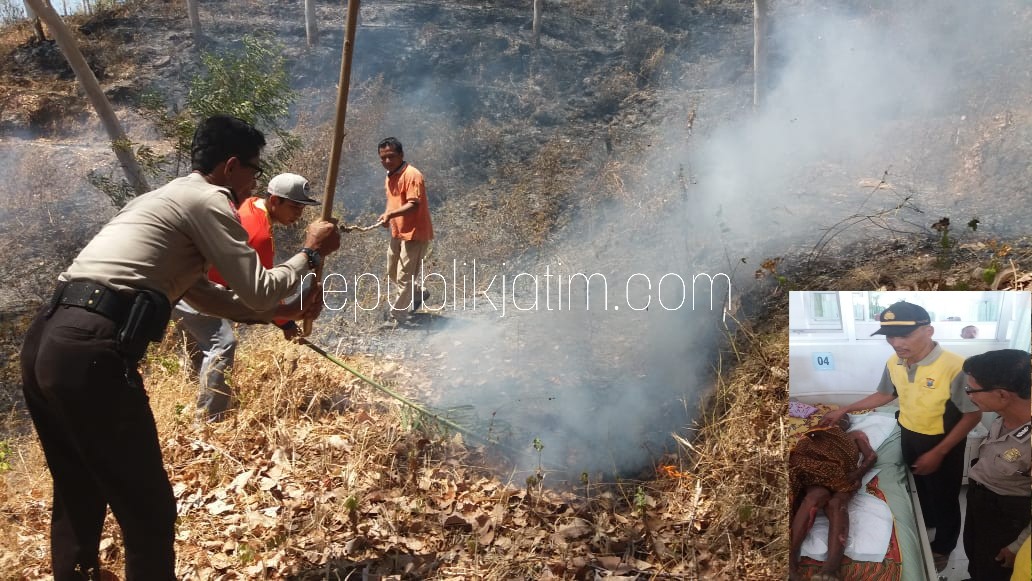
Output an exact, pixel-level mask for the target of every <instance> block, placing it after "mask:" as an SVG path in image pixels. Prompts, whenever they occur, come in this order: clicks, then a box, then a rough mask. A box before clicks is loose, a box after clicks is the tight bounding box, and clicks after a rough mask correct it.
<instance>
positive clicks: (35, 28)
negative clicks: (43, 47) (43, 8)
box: [25, 2, 47, 42]
mask: <svg viewBox="0 0 1032 581" xmlns="http://www.w3.org/2000/svg"><path fill="white" fill-rule="evenodd" d="M25 16H27V17H28V18H29V21H31V22H32V34H33V36H35V37H36V42H43V41H44V40H46V39H47V35H45V34H43V21H41V20H40V19H39V16H36V11H35V10H33V9H32V6H29V3H28V2H26V3H25Z"/></svg>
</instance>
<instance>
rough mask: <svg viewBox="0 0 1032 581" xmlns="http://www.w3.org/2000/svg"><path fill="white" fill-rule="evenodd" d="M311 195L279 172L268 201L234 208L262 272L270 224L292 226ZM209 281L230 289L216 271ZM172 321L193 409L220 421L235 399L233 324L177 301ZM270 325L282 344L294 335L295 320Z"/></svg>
mask: <svg viewBox="0 0 1032 581" xmlns="http://www.w3.org/2000/svg"><path fill="white" fill-rule="evenodd" d="M309 190H310V188H309V185H308V180H306V179H305V178H303V177H302V176H299V175H297V174H292V173H283V174H279V175H277V176H276V177H274V178H272V179H271V180H270V181H269V190H268V191H269V197H268V198H267V199H263V198H259V197H257V196H252V197H249V198H247V199H246V200H244V202H243V203H242V204H241V205H240V207H239V208H237V212H238V214H239V216H240V225H241V226H243V227H244V230H246V231H247V244H248V245H249V246H250V247H251V248H254V249H255V251H256V252H257V253H258V261H259V262H260V263H261V265H262V266H263V267H264V268H271V267H272V264H273V260H274V259H275V256H276V249H275V246H274V244H273V239H272V225H273V224H282V225H290V224H293V223H294V222H296V221H297V220H298V219H299V218H300V217H301V214H302V213H303V212H304V210H305V206H315V205H318V204H319V202H318V201H317V200H313V199H312V198H310V197H308V194H309ZM208 278H209V279H210V280H211V281H212V282H214V283H215V284H219V285H222V286H224V287H228V284H227V283H226V281H225V280H223V278H222V276H221V275H220V274H219V272H218V271H217V270H215V269H214V268H212V269H211V270H210V271H209V272H208ZM172 318H173V320H175V321H176V323H177V324H178V325H179V326H180V327H182V328H183V329H184V330H186V341H187V351H188V352H189V353H190V356H191V364H192V365H193V368H194V371H195V372H197V376H198V379H199V382H200V392H199V394H198V396H197V410H198V412H199V413H200V415H201V416H202V417H204V418H205V419H207V420H216V421H217V420H220V419H222V417H223V415H224V414H225V412H226V410H228V409H229V408H230V405H231V404H232V400H233V389H232V388H231V387H230V386H229V385H227V384H226V372H227V371H228V370H229V369H230V368H231V367H232V366H233V358H234V356H235V354H236V346H237V339H236V335H235V334H234V333H233V323H232V321H230V320H229V319H221V318H219V317H213V316H211V315H206V314H204V313H201V312H199V311H197V309H195V308H194V307H192V306H190V304H188V303H187V302H186V301H179V303H178V304H177V305H176V307H175V308H174V309H173V311H172ZM273 323H274V324H275V325H276V326H277V327H279V328H280V329H282V330H283V337H284V338H285V339H288V340H289V339H292V338H294V337H296V336H297V335H298V328H297V324H296V323H294V321H290V320H284V319H275V320H273Z"/></svg>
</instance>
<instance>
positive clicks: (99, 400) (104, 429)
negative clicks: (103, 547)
mask: <svg viewBox="0 0 1032 581" xmlns="http://www.w3.org/2000/svg"><path fill="white" fill-rule="evenodd" d="M47 309H48V307H44V308H43V309H41V310H40V313H39V314H37V316H36V319H35V320H34V321H33V323H32V325H31V327H30V328H29V331H28V333H27V335H26V337H25V342H24V344H23V345H22V352H21V365H22V380H23V389H24V391H25V400H26V403H27V404H28V408H29V412H30V414H31V416H32V422H33V424H35V426H36V432H37V434H38V435H39V439H40V443H41V444H42V447H43V452H44V454H45V455H46V459H47V464H48V466H49V468H50V474H51V475H52V476H53V479H54V500H53V509H52V521H51V528H50V545H51V557H52V560H53V569H54V579H55V581H65V580H79V579H99V575H100V569H99V562H98V559H99V557H98V553H99V545H100V536H101V530H102V528H103V524H104V517H105V513H106V511H107V507H108V506H110V507H111V511H112V512H113V513H114V515H115V518H116V519H117V521H118V524H119V526H120V527H121V529H122V536H123V539H124V543H125V560H126V574H125V579H126V581H144V580H146V581H165V580H168V579H175V554H174V552H173V538H174V527H175V519H176V504H175V498H174V497H173V495H172V487H171V486H170V484H169V481H168V474H167V473H166V472H165V468H164V466H163V464H162V459H161V448H160V446H159V444H158V434H157V429H156V427H155V424H154V416H153V414H152V413H151V409H150V405H149V402H148V398H147V393H146V392H145V391H144V388H143V382H142V380H141V378H140V374H139V372H138V370H137V361H134V360H127V359H126V358H125V357H124V356H123V355H122V353H121V352H119V350H118V349H117V345H116V340H115V334H116V332H117V329H116V325H115V323H114V322H112V321H111V320H109V319H107V318H106V317H104V316H102V315H99V314H97V313H93V312H90V311H87V310H85V309H82V308H79V307H73V306H60V307H57V309H56V310H54V312H53V314H52V315H51V316H50V317H47Z"/></svg>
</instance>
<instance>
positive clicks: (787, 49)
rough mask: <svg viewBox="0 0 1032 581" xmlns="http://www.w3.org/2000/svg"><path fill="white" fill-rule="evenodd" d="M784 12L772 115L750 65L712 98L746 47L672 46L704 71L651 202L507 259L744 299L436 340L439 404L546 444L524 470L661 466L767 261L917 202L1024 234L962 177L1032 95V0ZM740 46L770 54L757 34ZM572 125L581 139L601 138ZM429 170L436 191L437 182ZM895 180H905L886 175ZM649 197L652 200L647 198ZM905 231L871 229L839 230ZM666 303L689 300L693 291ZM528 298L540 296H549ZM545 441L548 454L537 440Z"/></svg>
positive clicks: (651, 160)
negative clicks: (680, 284) (845, 222)
mask: <svg viewBox="0 0 1032 581" xmlns="http://www.w3.org/2000/svg"><path fill="white" fill-rule="evenodd" d="M774 4H775V6H776V9H775V12H774V13H772V14H771V20H770V24H771V28H770V35H771V41H770V45H771V58H770V64H769V70H768V83H769V89H768V91H767V92H766V95H765V98H764V102H763V104H762V105H761V106H760V107H759V109H758V110H757V111H756V112H755V113H754V112H752V111H751V110H750V109H749V108H747V107H744V106H743V104H745V101H746V99H747V98H748V97H750V96H751V74H750V70H749V69H748V68H744V69H742V70H741V71H740V74H741V78H740V79H739V81H738V91H737V92H736V94H735V95H732V96H731V97H730V98H729V99H727V100H725V101H721V100H720V98H719V97H720V96H721V95H720V94H719V92H717V91H715V92H714V95H715V96H713V97H710V98H706V96H705V93H700V92H699V91H698V90H697V88H698V86H700V85H701V86H707V85H708V84H714V83H719V80H717V79H718V78H720V77H723V76H726V75H727V74H728V73H727V70H726V65H725V66H722V63H720V62H719V60H720V59H721V58H727V57H728V56H729V51H731V50H732V49H733V48H734V47H722V48H721V49H720V50H719V51H718V54H717V55H716V56H712V55H711V56H709V57H701V58H700V57H698V56H695V57H692V56H690V55H678V56H674V57H672V58H682V59H690V58H696V59H697V60H698V63H697V64H696V63H695V62H693V63H692V64H691V65H689V66H688V67H687V70H688V71H689V73H688V74H685V75H683V76H682V78H681V79H680V81H681V83H683V84H681V83H678V82H675V83H674V84H673V85H672V86H670V87H667V88H666V89H665V90H664V91H663V93H662V98H661V99H659V100H658V101H659V105H658V106H659V110H660V111H661V112H662V113H661V114H660V115H658V116H657V118H660V119H662V118H664V117H665V118H666V120H667V122H665V123H662V124H661V125H660V127H659V129H658V131H657V133H656V135H655V137H654V139H653V140H652V143H651V144H650V146H649V147H648V148H646V149H644V150H643V151H645V152H647V155H644V156H642V157H640V158H638V159H634V160H631V161H630V162H631V163H638V164H640V165H641V168H642V170H641V172H640V173H639V174H637V175H638V176H639V177H638V179H636V180H634V182H633V183H631V182H630V181H628V182H627V183H626V184H625V185H626V187H627V188H628V189H629V190H631V194H630V195H631V198H632V202H631V203H632V204H634V203H635V202H636V203H637V208H638V209H635V207H634V206H633V205H619V204H613V205H604V206H601V207H583V208H577V209H576V210H575V215H576V219H575V220H574V221H573V222H572V223H570V224H569V225H567V226H566V227H565V228H564V229H563V230H562V232H561V237H560V238H558V239H556V240H554V243H552V244H550V245H547V246H546V247H545V248H544V249H542V250H540V251H538V252H536V253H534V255H533V256H523V257H520V258H519V259H515V260H513V261H512V264H510V265H508V266H507V267H503V268H499V269H498V270H496V271H495V272H496V273H506V272H507V273H508V274H509V276H510V277H511V276H513V275H514V274H516V273H518V272H532V273H534V272H536V273H543V272H544V267H545V266H546V265H549V266H550V267H551V269H552V270H551V272H552V273H553V274H558V273H559V272H562V273H565V274H571V273H578V272H579V273H584V274H587V275H590V274H592V273H601V274H604V275H605V276H606V279H607V280H608V281H610V285H611V288H610V293H611V294H612V293H614V290H613V288H612V287H616V286H622V285H623V283H624V282H625V281H626V280H627V279H628V277H630V276H631V275H632V274H634V273H647V274H649V275H650V278H651V279H652V281H653V283H655V281H656V280H657V279H658V278H659V277H660V276H662V275H663V274H665V273H676V274H679V275H680V276H681V278H682V279H684V280H686V281H688V283H689V284H690V283H691V279H692V277H693V276H695V275H697V274H700V273H707V274H709V275H717V274H718V273H725V274H727V275H730V276H732V277H733V278H734V284H733V286H732V290H731V295H730V297H729V296H728V294H727V292H726V291H725V290H718V291H717V292H716V293H714V297H713V298H714V303H715V305H716V306H715V308H714V310H712V311H711V310H710V309H709V308H708V306H709V300H710V296H709V293H708V288H707V289H705V290H703V289H696V292H697V293H698V296H696V297H694V298H696V302H697V304H696V308H695V309H694V310H692V309H691V308H690V307H688V306H685V307H683V308H681V309H678V310H665V309H662V308H656V305H655V302H653V305H652V307H651V308H650V309H649V310H648V311H632V310H630V309H627V308H624V309H623V310H620V311H617V310H613V309H612V303H614V302H616V301H612V300H611V305H610V309H609V310H605V309H602V308H599V307H597V306H595V305H592V307H591V308H590V309H589V310H584V308H583V303H581V308H579V309H578V308H577V307H574V309H573V311H562V312H559V311H554V310H553V311H548V310H545V309H544V307H543V306H541V305H539V308H537V309H535V310H531V311H527V312H519V313H517V312H515V310H514V309H511V308H510V310H509V312H508V315H507V316H506V317H499V316H498V313H497V312H495V311H493V310H491V309H488V310H487V311H486V312H483V311H482V312H480V315H479V316H474V317H458V316H457V317H455V318H456V319H457V322H455V323H453V324H451V325H450V326H448V327H445V328H444V329H442V330H434V331H432V332H430V333H427V334H425V335H423V334H421V335H420V338H419V339H418V341H419V342H420V343H421V344H422V348H423V349H425V351H426V354H425V355H424V356H425V357H427V358H433V361H432V362H431V365H432V366H434V367H435V368H436V369H437V370H438V373H437V374H436V378H435V380H434V384H433V391H434V396H435V397H436V398H437V399H436V401H434V402H432V403H433V404H434V405H435V406H437V407H449V406H456V407H461V406H473V408H475V410H476V414H477V416H478V417H479V420H480V422H479V423H478V424H476V425H477V426H478V430H479V431H481V432H482V433H485V428H486V433H485V435H489V436H490V437H492V438H498V439H500V440H501V441H502V442H503V443H505V444H506V445H508V446H510V447H512V448H517V449H520V450H525V451H526V456H524V458H522V459H521V461H520V465H519V469H520V470H521V471H523V472H525V473H529V472H534V471H535V470H536V468H537V467H538V466H539V465H540V466H542V467H543V468H544V470H545V471H546V473H551V472H550V471H553V470H554V471H555V475H554V476H551V478H554V479H556V480H563V479H567V478H569V479H574V478H576V477H577V475H579V474H580V473H582V472H587V473H589V474H590V475H592V477H594V476H595V475H596V474H599V473H601V474H603V475H612V474H627V473H629V472H633V471H636V470H638V469H641V468H647V467H648V466H650V465H652V464H654V463H656V462H658V461H660V460H661V459H662V454H663V452H664V450H669V449H670V444H671V439H670V437H669V434H670V433H671V432H675V431H677V432H682V433H684V431H685V429H686V428H688V427H689V426H690V424H691V421H692V420H693V419H695V416H696V411H697V410H696V406H697V404H698V402H699V399H700V397H702V395H703V394H704V393H705V392H706V391H707V390H708V389H709V388H710V387H711V386H712V384H713V372H714V369H715V368H716V366H717V361H718V346H719V344H720V341H721V336H722V333H723V329H724V324H725V323H726V324H729V326H730V327H731V328H733V319H731V318H728V317H725V316H724V315H723V313H722V307H723V306H725V305H727V304H728V301H729V299H730V302H731V303H732V305H733V306H737V304H736V303H737V301H736V300H737V299H738V298H739V297H740V296H742V295H743V294H744V293H746V292H748V290H749V285H750V279H751V278H752V272H753V271H754V270H755V269H756V268H757V267H758V265H759V263H760V262H761V261H762V260H763V259H764V258H767V257H772V256H778V255H781V254H782V253H785V252H787V251H789V250H791V249H793V248H796V249H798V248H799V247H803V248H806V247H808V246H812V245H813V244H814V243H815V242H816V241H817V239H818V238H819V236H820V234H821V233H822V231H823V229H824V228H827V227H830V226H832V225H833V224H835V223H836V222H837V221H839V220H841V219H843V218H846V217H848V216H850V215H852V214H854V213H858V212H859V213H875V212H878V211H880V210H887V209H890V208H893V207H895V206H897V205H899V204H901V202H902V201H903V200H904V199H906V198H907V197H910V198H911V203H910V204H909V205H908V206H905V207H903V208H901V209H899V210H898V211H896V212H895V213H893V214H892V215H891V218H892V220H895V222H891V226H892V227H893V228H899V229H902V230H907V231H910V232H924V231H928V228H927V227H928V226H929V225H930V224H931V223H932V222H934V221H935V220H937V219H938V218H939V217H940V216H952V217H953V218H954V221H955V223H960V224H962V223H964V222H966V221H967V219H969V218H970V217H972V216H975V215H977V216H979V217H980V218H981V219H982V221H983V228H984V229H989V230H990V231H995V232H1000V233H1006V232H1014V231H1016V230H1017V229H1018V228H1020V227H1021V226H1022V223H1020V222H1018V221H1016V220H1020V219H1021V218H1020V217H1017V216H1015V215H1014V213H1013V212H1012V211H1011V210H1007V209H1006V207H1008V206H1009V207H1023V206H1011V204H1015V203H1018V202H1020V201H1021V200H1020V199H1009V200H1007V201H1002V200H1001V199H1000V198H999V197H998V195H996V194H997V193H996V192H993V191H989V184H992V183H994V182H993V181H992V180H993V179H994V176H992V175H991V172H989V171H985V172H984V175H983V176H982V177H980V178H978V179H980V180H982V182H981V183H983V185H984V186H985V188H986V189H981V190H974V189H972V190H967V189H963V188H961V187H960V186H958V183H964V185H968V186H970V185H971V184H978V183H979V182H978V181H977V180H976V181H968V182H964V179H963V178H964V177H965V176H962V175H960V172H961V171H962V170H963V169H964V163H963V156H964V155H965V154H968V153H969V152H970V151H971V150H972V148H974V147H976V146H977V145H978V143H977V138H978V136H979V134H980V133H981V132H982V131H983V130H984V129H985V127H986V126H991V125H992V124H993V123H994V122H996V121H994V119H996V116H998V115H999V114H1002V113H1004V112H1006V110H1007V107H1008V105H1009V104H1015V103H1024V102H1025V100H1027V98H1028V95H1029V94H1030V93H1029V87H1030V80H1029V71H1028V66H1027V64H1026V63H1027V62H1029V58H1028V57H1029V56H1030V47H1032V42H1030V38H1029V33H1028V30H1030V28H1029V26H1028V25H1029V22H1030V16H1029V13H1030V8H1029V6H1028V5H1027V4H1025V3H1020V2H999V3H993V4H992V5H991V6H985V5H982V4H978V5H975V4H973V3H967V2H959V1H949V2H922V3H897V4H892V5H890V4H887V3H886V4H884V5H880V6H879V7H873V8H872V7H871V6H869V5H868V6H864V7H863V8H858V9H856V10H855V11H850V9H849V8H848V7H836V6H826V7H815V5H814V4H812V3H805V4H800V5H793V4H791V3H785V4H784V5H782V4H781V3H774ZM700 26H703V27H704V26H706V23H700ZM737 50H738V51H739V52H743V51H751V45H750V44H749V43H743V44H740V45H738V46H737ZM731 56H732V57H733V58H734V59H736V60H739V61H740V60H742V55H740V54H738V55H731ZM707 59H708V60H707ZM746 64H747V62H746ZM673 68H679V70H685V67H683V66H682V67H673ZM539 73H541V72H540V71H539ZM541 74H544V73H541ZM416 94H418V95H419V98H418V102H419V103H420V105H419V109H420V110H431V111H432V110H435V109H436V107H438V106H440V107H442V109H440V110H448V102H447V101H450V100H451V99H450V98H447V99H443V102H440V103H437V102H435V101H434V99H433V95H434V94H435V90H434V89H431V88H426V87H424V89H423V90H420V91H416ZM724 96H725V97H726V96H727V95H726V94H725V95H724ZM743 97H745V99H743ZM691 109H695V110H696V113H697V117H696V118H695V123H694V128H693V129H694V132H693V133H692V132H689V131H688V129H687V128H686V124H685V122H684V117H685V113H686V111H689V110H691ZM392 117H393V119H395V120H396V121H395V123H396V125H394V127H396V128H397V130H396V131H395V130H394V128H393V127H392V129H389V130H387V131H386V132H385V133H389V134H398V135H399V136H402V139H403V141H406V139H405V138H404V135H406V131H405V128H404V124H403V123H402V122H401V121H397V120H399V119H400V120H403V119H405V118H406V113H405V111H404V109H403V108H401V107H399V110H398V112H397V113H396V114H395V115H393V116H392ZM458 121H460V120H457V122H458ZM1025 131H1026V132H1027V129H1025ZM409 135H412V133H411V132H409ZM414 137H415V138H414V139H413V138H410V139H408V140H407V143H411V144H412V146H411V147H410V149H409V151H410V152H411V153H410V154H409V157H410V159H412V160H413V161H414V162H416V165H417V166H418V165H419V163H418V151H419V148H418V143H419V140H420V138H421V137H422V138H425V137H426V136H418V135H416V136H414ZM570 137H571V147H572V148H584V147H587V146H586V145H585V144H584V143H583V142H581V141H578V139H577V136H576V135H571V136H570ZM591 147H594V145H591ZM474 153H475V152H474ZM581 153H583V152H581ZM589 157H590V156H589ZM1002 162H1004V163H1018V164H1021V163H1023V162H1021V161H1020V160H1003V161H1002ZM1025 163H1027V162H1025ZM1000 169H1001V171H1008V172H1010V171H1013V169H1014V168H1013V167H1010V168H1006V167H1004V168H1000ZM424 170H426V168H424ZM886 172H887V173H886ZM426 173H427V175H428V180H429V181H430V182H431V183H433V182H435V181H436V180H437V178H438V176H435V175H434V174H433V173H431V172H426ZM556 177H557V181H558V180H559V179H561V176H556ZM883 177H884V180H885V182H886V186H887V187H884V188H882V189H877V190H875V189H874V188H873V187H871V186H872V185H874V184H875V183H877V182H878V181H879V180H882V179H883ZM1005 193H1009V194H1010V195H1011V196H1015V195H1017V196H1020V195H1023V194H1024V191H1023V190H1016V191H1012V192H1005ZM1024 200H1025V201H1027V197H1026V198H1024ZM624 204H626V202H624ZM648 206H654V209H653V210H651V211H650V210H647V209H646V210H641V209H640V208H642V207H645V208H647V207H648ZM891 234H892V233H891V232H890V231H889V230H886V229H884V228H872V227H870V226H868V227H867V228H857V229H854V230H852V231H849V232H846V233H844V234H842V235H841V236H840V240H838V241H839V242H840V243H842V244H845V243H846V242H847V241H849V240H851V239H855V237H871V236H875V237H877V236H888V235H891ZM464 250H465V251H468V249H464ZM446 251H447V252H453V253H454V252H456V251H457V249H447V250H446ZM473 251H474V252H475V249H474V250H473ZM472 258H476V257H475V256H461V257H460V259H466V260H469V259H472ZM558 264H561V265H562V266H561V267H558V266H557V265H558ZM496 266H497V265H496ZM613 281H616V284H613ZM485 285H486V281H485V282H482V283H481V286H480V287H479V288H480V289H482V288H483V287H484V286H485ZM430 288H431V290H435V289H434V286H433V285H431V287H430ZM717 288H718V289H721V285H717ZM437 290H438V294H439V289H437ZM493 290H494V291H495V292H497V290H498V288H497V286H495V287H494V288H493ZM637 290H638V291H643V292H644V291H645V290H647V289H642V288H639V289H637ZM592 291H593V292H595V289H594V288H593V289H592ZM620 291H621V292H622V291H623V289H622V288H621V289H620ZM652 292H653V301H655V300H656V299H655V296H654V295H655V292H656V291H655V289H653V291H652ZM692 292H693V291H692V290H691V289H689V290H688V293H689V296H687V297H686V298H687V299H688V303H690V302H691V299H692V298H693V297H692V296H691V293H692ZM437 298H439V297H437ZM666 299H667V303H668V304H671V303H672V304H677V302H678V301H677V300H676V299H675V298H674V297H673V295H668V296H667V297H666ZM500 300H501V299H500V298H498V297H496V298H495V302H496V303H497V302H499V301H500ZM518 300H520V301H521V304H524V305H526V304H528V303H530V302H532V300H533V297H532V296H528V295H526V294H524V295H522V296H521V297H520V298H519V299H518ZM539 300H541V301H543V299H542V298H541V297H540V296H539ZM582 300H583V299H582ZM576 304H577V303H576V301H575V305H576ZM431 305H439V303H437V302H435V301H434V300H432V301H431ZM738 316H744V314H743V313H738ZM689 433H690V429H689ZM534 439H537V440H538V441H539V442H540V443H541V444H543V445H544V449H543V450H540V451H537V450H534V448H533V445H532V442H533V441H534ZM539 452H540V453H539ZM539 456H540V457H539ZM546 481H547V480H546Z"/></svg>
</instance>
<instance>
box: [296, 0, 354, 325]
mask: <svg viewBox="0 0 1032 581" xmlns="http://www.w3.org/2000/svg"><path fill="white" fill-rule="evenodd" d="M358 5H359V0H348V18H347V21H346V23H345V25H344V28H345V34H344V49H343V55H342V56H341V59H340V83H339V84H338V86H337V115H336V117H335V119H334V123H333V142H332V143H331V144H330V145H331V146H330V165H329V167H327V168H326V190H325V191H324V192H323V203H322V219H323V220H329V219H330V218H332V217H333V193H334V192H335V191H336V190H337V170H338V168H339V166H340V151H341V149H342V148H343V145H344V117H345V116H346V115H347V112H348V90H349V89H350V87H351V57H352V56H353V55H354V52H355V30H356V29H357V28H358ZM315 279H316V283H319V282H321V281H322V268H321V267H320V268H317V269H316V271H315ZM301 331H302V335H303V336H305V337H307V336H308V335H310V334H311V333H312V320H311V319H305V320H304V321H303V323H302V325H301Z"/></svg>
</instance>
